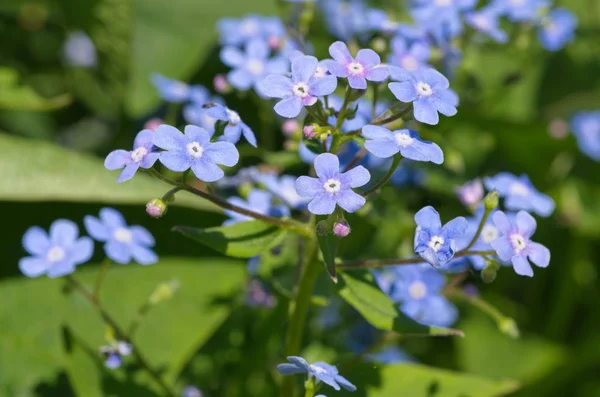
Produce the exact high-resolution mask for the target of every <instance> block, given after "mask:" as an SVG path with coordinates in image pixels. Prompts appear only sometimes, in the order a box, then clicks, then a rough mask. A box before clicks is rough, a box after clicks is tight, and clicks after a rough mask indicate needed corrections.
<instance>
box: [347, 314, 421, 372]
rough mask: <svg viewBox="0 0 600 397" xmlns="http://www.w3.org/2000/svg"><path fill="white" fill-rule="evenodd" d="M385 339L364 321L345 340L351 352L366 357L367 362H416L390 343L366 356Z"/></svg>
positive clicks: (378, 331) (350, 331) (352, 329)
mask: <svg viewBox="0 0 600 397" xmlns="http://www.w3.org/2000/svg"><path fill="white" fill-rule="evenodd" d="M383 337H384V336H383V332H381V331H380V330H378V329H376V328H375V327H373V326H372V325H371V324H369V323H368V322H366V321H365V320H363V319H361V320H360V321H359V322H358V323H357V324H356V325H354V326H353V327H352V328H350V330H349V332H348V335H347V337H346V335H344V339H345V340H347V343H348V345H349V347H350V350H352V352H353V353H356V354H361V355H364V358H365V360H366V361H369V362H373V363H378V364H395V363H399V362H414V361H415V359H414V358H412V357H411V356H409V355H408V354H407V353H405V352H404V351H402V349H400V348H399V347H398V346H396V345H395V344H389V343H388V344H385V345H384V346H383V347H382V348H380V349H377V350H376V351H375V352H372V353H368V354H365V353H367V352H368V351H370V350H372V348H373V346H376V345H379V344H380V342H381V341H382V338H383Z"/></svg>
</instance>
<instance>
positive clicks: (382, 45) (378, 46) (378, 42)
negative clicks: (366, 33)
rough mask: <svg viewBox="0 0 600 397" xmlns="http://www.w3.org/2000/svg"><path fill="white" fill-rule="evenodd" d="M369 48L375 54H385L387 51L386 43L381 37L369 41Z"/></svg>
mask: <svg viewBox="0 0 600 397" xmlns="http://www.w3.org/2000/svg"><path fill="white" fill-rule="evenodd" d="M371 48H372V49H373V50H375V51H376V52H380V53H381V52H385V51H386V50H387V43H386V41H385V40H384V39H382V38H381V37H378V38H376V39H374V40H373V41H371Z"/></svg>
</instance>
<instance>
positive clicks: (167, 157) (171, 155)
mask: <svg viewBox="0 0 600 397" xmlns="http://www.w3.org/2000/svg"><path fill="white" fill-rule="evenodd" d="M158 159H159V160H160V162H161V163H163V165H164V166H165V167H167V168H168V169H170V170H171V171H175V172H183V171H185V170H187V169H189V168H190V167H191V165H192V159H191V158H190V155H188V154H187V153H184V152H162V153H161V154H160V157H159V158H158Z"/></svg>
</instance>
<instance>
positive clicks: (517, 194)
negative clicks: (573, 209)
mask: <svg viewBox="0 0 600 397" xmlns="http://www.w3.org/2000/svg"><path fill="white" fill-rule="evenodd" d="M484 183H485V187H486V188H487V189H488V190H497V191H498V193H499V194H500V197H504V206H505V207H506V208H507V209H510V210H524V211H533V212H535V213H536V214H538V215H540V216H549V215H550V214H552V212H553V211H554V207H555V204H554V200H552V198H550V196H548V195H546V194H543V193H540V192H538V191H537V190H536V188H535V187H534V186H533V184H532V183H531V181H530V180H529V177H527V175H525V174H523V175H521V176H520V177H517V176H516V175H513V174H510V173H508V172H501V173H499V174H497V175H496V176H493V177H488V178H485V179H484Z"/></svg>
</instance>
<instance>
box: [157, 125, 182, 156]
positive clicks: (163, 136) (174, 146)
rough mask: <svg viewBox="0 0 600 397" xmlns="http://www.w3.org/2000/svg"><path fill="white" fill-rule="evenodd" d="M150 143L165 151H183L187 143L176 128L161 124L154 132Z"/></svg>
mask: <svg viewBox="0 0 600 397" xmlns="http://www.w3.org/2000/svg"><path fill="white" fill-rule="evenodd" d="M152 143H153V144H154V145H155V146H158V147H159V148H162V149H165V150H174V151H183V150H185V146H186V145H187V144H188V141H187V139H186V138H185V136H184V135H183V134H182V133H181V131H179V130H178V129H177V128H175V127H171V126H170V125H166V124H163V125H160V126H159V127H158V128H157V129H156V131H154V136H153V138H152Z"/></svg>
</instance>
